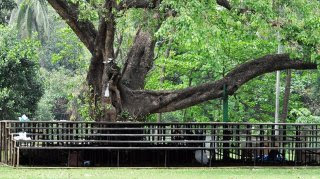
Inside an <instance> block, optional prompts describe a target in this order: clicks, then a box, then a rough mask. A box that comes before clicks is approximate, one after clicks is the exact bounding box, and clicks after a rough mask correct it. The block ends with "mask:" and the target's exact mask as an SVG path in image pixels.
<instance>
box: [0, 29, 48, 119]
mask: <svg viewBox="0 0 320 179" xmlns="http://www.w3.org/2000/svg"><path fill="white" fill-rule="evenodd" d="M13 32H14V31H13V30H12V29H8V28H4V27H0V36H1V38H0V46H1V48H0V76H1V78H0V119H1V120H11V119H18V116H20V115H22V114H26V115H27V116H29V117H33V115H34V112H35V110H36V108H37V102H38V101H39V100H40V98H41V96H42V93H43V88H42V83H41V81H40V77H39V74H38V72H39V65H38V57H37V55H36V54H37V49H38V46H39V43H38V42H36V41H33V40H23V41H19V40H17V34H16V33H13Z"/></svg>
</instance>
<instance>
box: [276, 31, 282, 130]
mask: <svg viewBox="0 0 320 179" xmlns="http://www.w3.org/2000/svg"><path fill="white" fill-rule="evenodd" d="M277 35H278V54H281V53H283V46H282V45H281V38H280V33H279V32H278V34H277ZM276 74H277V78H276V110H275V115H274V123H275V124H277V123H279V111H280V110H279V109H280V103H279V100H280V75H281V74H280V71H279V70H278V71H277V72H276ZM278 129H279V126H278V125H275V135H279V130H278Z"/></svg>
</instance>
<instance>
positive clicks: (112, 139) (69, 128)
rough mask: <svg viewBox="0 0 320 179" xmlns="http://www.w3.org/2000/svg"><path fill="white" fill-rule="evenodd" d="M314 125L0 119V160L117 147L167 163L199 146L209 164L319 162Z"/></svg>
mask: <svg viewBox="0 0 320 179" xmlns="http://www.w3.org/2000/svg"><path fill="white" fill-rule="evenodd" d="M319 127H320V124H277V128H276V125H275V124H272V123H258V124H256V123H139V122H116V123H102V122H60V121H54V122H42V121H31V122H17V121H1V122H0V134H1V135H0V152H1V155H0V161H1V162H2V163H6V164H9V165H14V166H16V165H19V163H20V158H21V156H20V155H21V151H27V152H26V153H28V156H29V157H30V156H31V155H32V156H33V158H35V157H37V152H39V151H40V150H42V151H52V150H57V151H69V152H70V151H83V150H87V151H91V152H92V153H99V152H101V151H104V152H105V153H101V155H107V154H106V153H107V152H109V153H110V152H112V151H116V152H118V154H116V155H118V156H119V155H120V154H119V151H122V153H121V152H120V153H121V155H125V154H126V153H128V151H138V150H139V151H153V152H158V153H159V155H160V153H161V152H164V154H165V155H164V158H165V159H164V161H165V163H166V162H167V161H168V160H170V157H169V158H168V156H167V152H168V151H175V152H176V153H177V152H178V153H177V154H179V151H193V152H194V151H199V150H200V151H203V152H201V154H202V155H203V153H205V154H206V155H207V154H208V157H207V158H208V159H209V161H210V162H209V164H208V165H211V164H214V163H219V162H220V163H224V162H231V163H232V162H238V163H242V164H243V165H250V164H254V165H258V164H265V163H270V162H271V163H278V164H288V165H305V164H308V165H318V164H320V144H319V142H320V140H319V139H320V138H319V137H320V135H319V134H320V128H319ZM276 131H277V132H276ZM21 132H26V134H27V137H30V139H31V140H25V139H22V140H15V138H14V137H15V136H17V135H19V133H21ZM275 134H278V135H275ZM95 150H96V151H99V152H94V151H95ZM123 151H126V152H123ZM149 153H150V152H149ZM171 153H173V152H171ZM56 155H59V154H58V153H57V154H56ZM88 155H91V154H88ZM133 155H136V154H133ZM173 155H175V154H173ZM190 155H191V154H190V152H189V153H188V156H189V157H191V156H190ZM188 156H187V157H188ZM52 157H57V156H52ZM130 160H131V159H130ZM129 163H130V162H129ZM118 164H119V158H117V166H118ZM165 166H166V164H165Z"/></svg>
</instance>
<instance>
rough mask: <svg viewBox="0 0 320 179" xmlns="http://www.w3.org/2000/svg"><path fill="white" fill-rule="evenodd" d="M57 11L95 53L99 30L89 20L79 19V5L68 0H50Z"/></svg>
mask: <svg viewBox="0 0 320 179" xmlns="http://www.w3.org/2000/svg"><path fill="white" fill-rule="evenodd" d="M48 2H49V3H50V4H51V6H52V7H53V8H54V9H55V10H56V12H57V13H58V14H59V15H60V16H61V17H62V18H63V19H64V20H65V21H66V23H67V24H68V25H69V26H70V27H71V29H72V30H73V31H74V32H75V33H76V35H77V36H78V37H79V38H80V40H81V41H82V42H83V43H84V45H85V46H86V47H87V48H88V49H89V51H90V52H91V53H92V54H93V53H94V40H95V38H96V35H97V32H96V29H95V28H94V25H93V24H92V23H91V22H89V21H80V20H79V19H78V16H79V9H78V6H77V5H75V4H73V3H71V2H67V1H66V0H48Z"/></svg>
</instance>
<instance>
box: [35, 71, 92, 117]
mask: <svg viewBox="0 0 320 179" xmlns="http://www.w3.org/2000/svg"><path fill="white" fill-rule="evenodd" d="M41 76H42V78H43V81H44V87H45V93H44V95H43V97H42V98H41V100H40V102H39V104H38V108H37V111H36V117H35V118H36V119H37V120H68V119H72V120H82V119H85V118H87V116H88V114H87V112H86V111H85V107H84V106H85V105H86V104H87V103H84V104H83V103H82V101H81V100H82V99H81V98H83V97H82V96H83V93H84V91H85V89H84V87H81V86H85V85H84V79H85V76H84V75H83V74H74V73H73V72H72V71H70V70H67V69H65V68H60V69H58V70H52V71H47V70H46V69H41ZM79 86H80V87H79ZM84 102H85V101H84Z"/></svg>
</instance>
